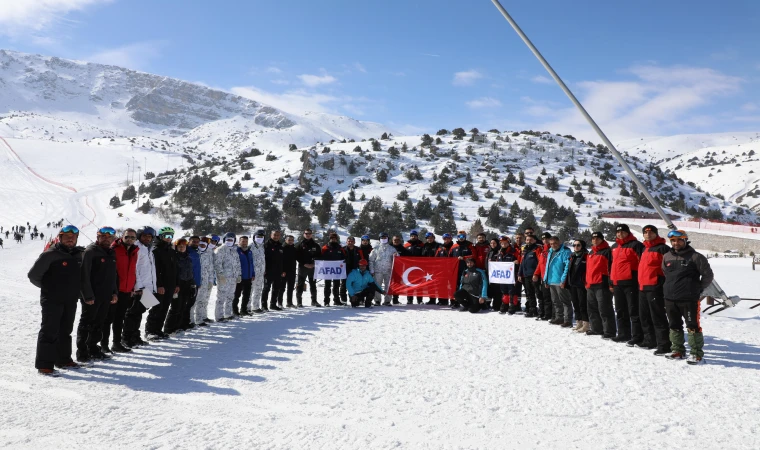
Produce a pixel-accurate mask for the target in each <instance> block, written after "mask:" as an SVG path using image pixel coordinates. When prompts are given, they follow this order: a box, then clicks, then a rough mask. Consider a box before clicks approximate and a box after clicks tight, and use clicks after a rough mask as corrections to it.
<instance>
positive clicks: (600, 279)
mask: <svg viewBox="0 0 760 450" xmlns="http://www.w3.org/2000/svg"><path fill="white" fill-rule="evenodd" d="M611 266H612V250H611V249H610V244H608V243H607V241H602V243H601V244H599V245H595V246H593V247H591V253H589V255H588V257H587V258H586V289H590V288H604V289H608V288H609V287H610V267H611Z"/></svg>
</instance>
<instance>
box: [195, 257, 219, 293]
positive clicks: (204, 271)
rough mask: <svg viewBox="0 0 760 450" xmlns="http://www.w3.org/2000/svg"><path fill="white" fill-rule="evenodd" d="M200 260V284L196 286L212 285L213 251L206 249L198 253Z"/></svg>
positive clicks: (214, 275)
mask: <svg viewBox="0 0 760 450" xmlns="http://www.w3.org/2000/svg"><path fill="white" fill-rule="evenodd" d="M198 253H199V255H200V258H201V284H199V285H198V286H201V285H204V284H209V283H213V282H214V280H215V279H216V271H215V270H214V251H213V250H208V249H206V250H205V251H199V252H198Z"/></svg>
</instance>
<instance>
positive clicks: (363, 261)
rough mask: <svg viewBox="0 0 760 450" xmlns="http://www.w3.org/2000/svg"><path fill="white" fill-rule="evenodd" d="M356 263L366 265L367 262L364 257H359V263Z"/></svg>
mask: <svg viewBox="0 0 760 450" xmlns="http://www.w3.org/2000/svg"><path fill="white" fill-rule="evenodd" d="M357 265H359V266H366V265H368V263H367V260H366V259H360V260H359V264H357Z"/></svg>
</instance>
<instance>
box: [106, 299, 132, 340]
mask: <svg viewBox="0 0 760 450" xmlns="http://www.w3.org/2000/svg"><path fill="white" fill-rule="evenodd" d="M130 306H132V293H131V292H119V301H117V302H116V304H115V305H108V314H106V320H105V322H104V323H103V337H101V338H100V344H101V346H108V340H109V338H110V337H111V329H112V328H113V342H114V344H115V343H117V342H119V341H121V334H122V328H123V327H124V317H125V316H126V315H127V310H128V309H129V307H130Z"/></svg>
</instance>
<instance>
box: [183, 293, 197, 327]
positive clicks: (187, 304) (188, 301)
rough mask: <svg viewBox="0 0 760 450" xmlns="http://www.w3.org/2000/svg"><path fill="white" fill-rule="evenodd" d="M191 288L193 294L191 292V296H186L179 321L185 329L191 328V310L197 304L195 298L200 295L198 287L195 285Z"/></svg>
mask: <svg viewBox="0 0 760 450" xmlns="http://www.w3.org/2000/svg"><path fill="white" fill-rule="evenodd" d="M191 289H192V294H190V296H189V298H188V297H186V298H185V301H184V303H183V304H182V317H181V318H180V321H179V327H180V328H181V329H183V330H187V329H188V328H190V310H191V309H192V308H193V306H195V299H196V298H197V297H198V288H197V287H194V288H191ZM181 293H182V292H180V294H181Z"/></svg>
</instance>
